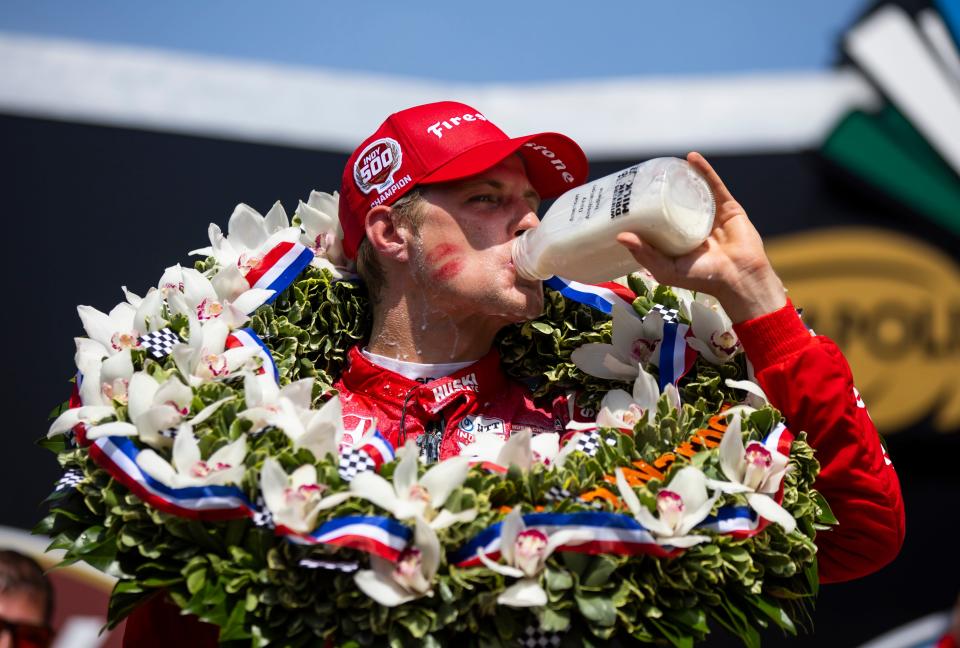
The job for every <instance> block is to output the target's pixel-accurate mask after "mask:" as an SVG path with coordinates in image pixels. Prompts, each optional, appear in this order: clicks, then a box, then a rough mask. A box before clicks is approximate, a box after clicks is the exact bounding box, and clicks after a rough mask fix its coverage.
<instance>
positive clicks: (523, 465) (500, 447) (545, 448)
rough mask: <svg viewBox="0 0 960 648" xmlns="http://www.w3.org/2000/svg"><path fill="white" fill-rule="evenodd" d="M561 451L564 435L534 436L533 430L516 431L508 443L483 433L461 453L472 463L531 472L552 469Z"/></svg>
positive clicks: (498, 437)
mask: <svg viewBox="0 0 960 648" xmlns="http://www.w3.org/2000/svg"><path fill="white" fill-rule="evenodd" d="M559 452H560V435H559V434H557V433H556V432H541V433H539V434H532V433H531V431H530V429H529V428H520V429H517V430H514V431H513V433H512V434H511V435H510V438H509V439H507V440H504V439H503V438H501V437H500V436H497V435H495V434H482V435H480V436H479V437H478V438H477V440H476V441H474V442H473V443H471V444H470V445H467V446H464V447H463V448H462V449H461V450H460V456H461V457H466V458H467V459H469V460H470V461H471V462H486V463H492V464H496V465H497V466H502V467H504V468H510V466H512V465H515V466H517V467H518V468H520V470H523V471H529V470H530V469H531V468H532V467H533V466H534V465H535V464H538V463H541V464H544V465H545V466H549V465H551V464H552V463H553V461H554V460H555V459H556V457H557V454H558V453H559Z"/></svg>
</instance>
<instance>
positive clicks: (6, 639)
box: [0, 549, 53, 648]
mask: <svg viewBox="0 0 960 648" xmlns="http://www.w3.org/2000/svg"><path fill="white" fill-rule="evenodd" d="M52 619H53V588H52V587H51V585H50V581H48V580H47V577H46V576H45V575H44V573H43V569H41V568H40V565H38V564H37V562H36V561H34V560H33V559H32V558H30V557H28V556H25V555H23V554H21V553H19V552H17V551H12V550H9V549H2V550H0V648H46V647H47V646H49V645H50V642H51V640H52V639H53V630H52V629H51V627H50V623H51V621H52Z"/></svg>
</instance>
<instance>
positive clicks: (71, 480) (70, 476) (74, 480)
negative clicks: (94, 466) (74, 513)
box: [54, 468, 83, 491]
mask: <svg viewBox="0 0 960 648" xmlns="http://www.w3.org/2000/svg"><path fill="white" fill-rule="evenodd" d="M82 481H83V471H81V470H78V469H76V468H71V469H70V470H68V471H66V472H65V473H63V476H62V477H61V478H60V480H59V481H58V482H57V485H56V487H55V488H54V490H58V491H62V490H65V489H67V488H76V487H77V484H79V483H80V482H82Z"/></svg>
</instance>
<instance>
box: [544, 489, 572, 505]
mask: <svg viewBox="0 0 960 648" xmlns="http://www.w3.org/2000/svg"><path fill="white" fill-rule="evenodd" d="M544 497H545V498H546V499H547V501H548V502H562V501H563V500H568V499H571V498H572V497H573V493H571V492H570V491H568V490H567V489H566V488H560V487H559V486H551V487H550V489H549V490H548V491H547V492H546V493H544Z"/></svg>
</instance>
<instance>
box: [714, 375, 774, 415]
mask: <svg viewBox="0 0 960 648" xmlns="http://www.w3.org/2000/svg"><path fill="white" fill-rule="evenodd" d="M724 384H725V385H726V386H727V387H732V388H733V389H740V390H743V391H745V392H747V395H746V397H745V398H744V402H742V403H740V404H739V405H734V406H733V407H731V408H729V409H726V410H724V411H723V416H727V417H729V416H733V415H734V414H739V415H741V416H749V415H750V414H752V413H753V412H756V411H757V410H758V409H760V408H761V407H765V406H766V405H767V404H768V403H769V401H768V400H767V395H766V394H765V393H764V391H763V389H762V388H761V387H760V385H758V384H757V383H755V382H753V381H752V380H733V379H731V378H727V379H726V380H725V381H724Z"/></svg>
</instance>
